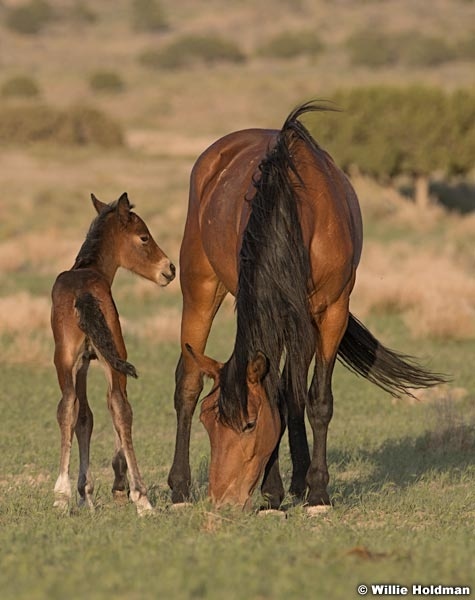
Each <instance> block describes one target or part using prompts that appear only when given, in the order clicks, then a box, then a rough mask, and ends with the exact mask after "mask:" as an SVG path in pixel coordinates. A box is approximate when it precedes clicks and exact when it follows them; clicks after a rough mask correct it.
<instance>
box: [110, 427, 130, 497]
mask: <svg viewBox="0 0 475 600" xmlns="http://www.w3.org/2000/svg"><path fill="white" fill-rule="evenodd" d="M112 468H113V469H114V483H113V485H112V495H113V496H114V500H115V501H116V502H118V503H122V502H124V501H125V500H126V499H127V496H128V493H129V481H128V479H127V461H126V460H125V455H124V451H123V450H122V444H121V442H120V437H119V434H118V433H117V431H116V434H115V454H114V458H113V459H112Z"/></svg>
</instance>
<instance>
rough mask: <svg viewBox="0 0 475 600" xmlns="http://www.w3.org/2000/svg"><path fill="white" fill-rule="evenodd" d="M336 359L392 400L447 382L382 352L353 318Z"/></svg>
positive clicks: (403, 357) (404, 358) (411, 361)
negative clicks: (385, 393) (385, 392)
mask: <svg viewBox="0 0 475 600" xmlns="http://www.w3.org/2000/svg"><path fill="white" fill-rule="evenodd" d="M338 358H339V359H340V360H341V362H342V363H343V364H344V365H345V366H346V367H348V368H349V369H350V371H353V372H354V373H356V374H357V375H361V376H362V377H364V378H365V379H368V381H371V382H372V383H375V384H376V385H377V386H379V387H380V388H382V389H383V390H386V391H387V392H389V393H390V394H392V395H393V396H400V395H402V394H410V395H412V394H411V388H427V387H431V386H433V385H438V384H440V383H445V382H446V381H447V378H446V377H445V376H444V375H441V374H439V373H431V372H430V371H428V370H426V369H424V368H422V367H421V366H420V365H418V364H417V363H416V362H415V361H414V359H413V358H412V357H410V356H406V355H405V354H400V353H399V352H395V351H394V350H390V349H389V348H385V347H384V346H383V345H382V344H381V343H380V342H378V340H377V339H376V338H375V337H374V336H373V335H372V334H371V333H370V332H369V331H368V330H367V329H366V327H365V326H364V325H363V324H362V323H360V322H359V321H358V319H356V318H355V317H354V316H353V315H352V314H350V317H349V321H348V327H347V329H346V332H345V335H344V337H343V340H342V341H341V343H340V347H339V349H338Z"/></svg>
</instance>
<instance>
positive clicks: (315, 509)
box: [305, 504, 331, 517]
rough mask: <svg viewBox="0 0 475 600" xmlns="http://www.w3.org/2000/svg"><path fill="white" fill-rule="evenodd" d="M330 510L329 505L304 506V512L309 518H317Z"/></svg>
mask: <svg viewBox="0 0 475 600" xmlns="http://www.w3.org/2000/svg"><path fill="white" fill-rule="evenodd" d="M330 510H331V506H330V505H329V504H319V505H317V506H306V507H305V512H306V513H307V515H308V516H309V517H318V516H320V515H324V514H325V513H327V512H329V511H330Z"/></svg>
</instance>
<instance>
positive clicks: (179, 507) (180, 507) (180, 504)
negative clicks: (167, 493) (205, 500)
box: [170, 502, 193, 511]
mask: <svg viewBox="0 0 475 600" xmlns="http://www.w3.org/2000/svg"><path fill="white" fill-rule="evenodd" d="M192 506H193V502H175V503H174V504H171V505H170V510H175V511H180V510H184V509H186V508H191V507H192Z"/></svg>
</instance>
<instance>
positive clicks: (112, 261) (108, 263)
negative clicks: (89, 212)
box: [73, 232, 120, 286]
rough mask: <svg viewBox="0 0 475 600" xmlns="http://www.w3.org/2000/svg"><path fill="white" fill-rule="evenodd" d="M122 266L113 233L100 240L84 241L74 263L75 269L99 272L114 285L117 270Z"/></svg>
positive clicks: (108, 233) (106, 234)
mask: <svg viewBox="0 0 475 600" xmlns="http://www.w3.org/2000/svg"><path fill="white" fill-rule="evenodd" d="M119 266H120V261H119V252H118V247H117V243H116V240H115V237H114V235H113V233H112V232H107V233H105V235H103V236H102V237H101V238H100V239H97V238H96V239H93V240H92V242H91V240H90V239H89V237H88V238H86V240H85V241H84V243H83V245H82V247H81V250H80V251H79V254H78V256H77V258H76V262H75V263H74V266H73V270H74V269H92V270H94V271H98V272H99V273H100V274H101V275H103V276H104V277H105V278H106V280H107V281H108V283H109V285H110V286H111V285H112V282H113V281H114V277H115V274H116V272H117V269H118V268H119Z"/></svg>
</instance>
